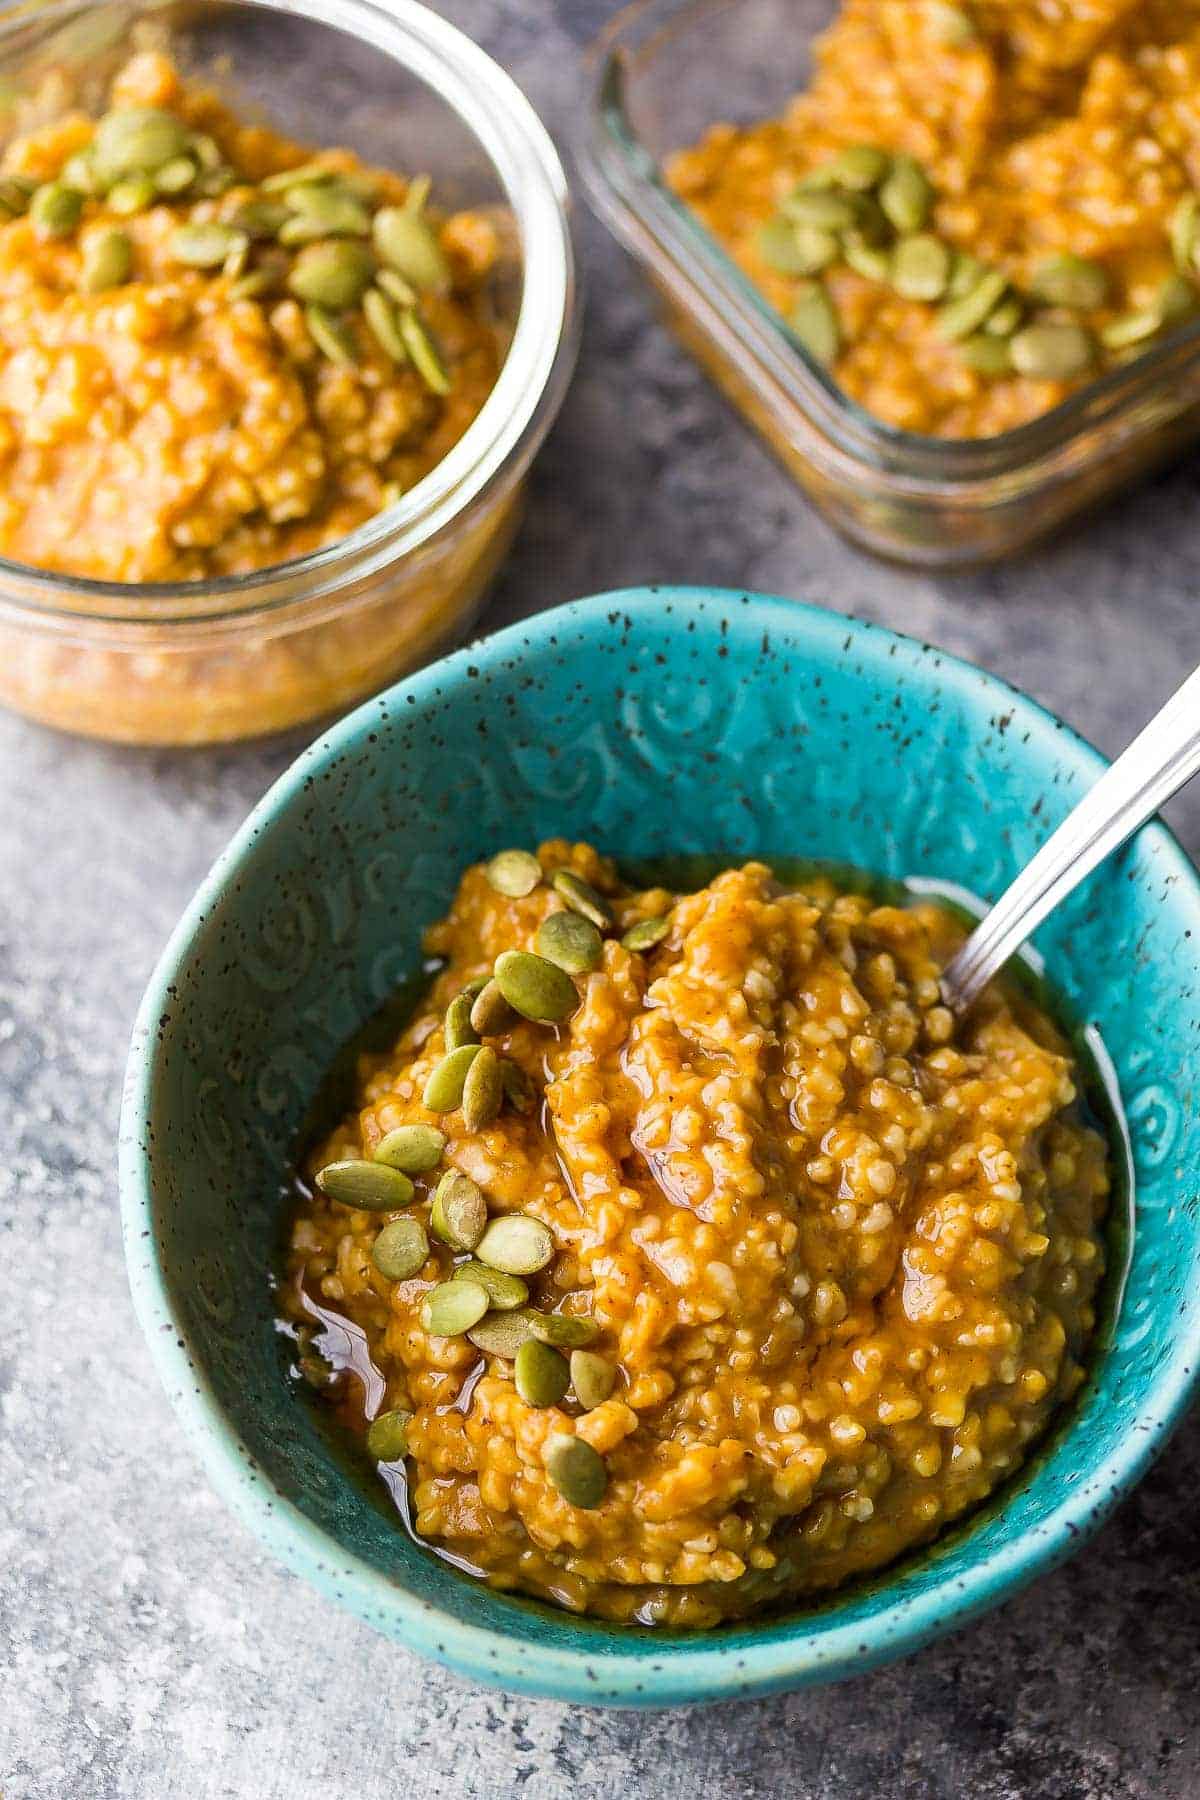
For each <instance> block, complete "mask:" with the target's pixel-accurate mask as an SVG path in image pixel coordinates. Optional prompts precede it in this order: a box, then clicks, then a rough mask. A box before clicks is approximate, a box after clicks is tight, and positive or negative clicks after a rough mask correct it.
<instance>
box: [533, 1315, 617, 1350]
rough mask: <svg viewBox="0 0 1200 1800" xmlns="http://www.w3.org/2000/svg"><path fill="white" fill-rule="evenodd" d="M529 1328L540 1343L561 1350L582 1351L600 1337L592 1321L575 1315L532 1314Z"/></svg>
mask: <svg viewBox="0 0 1200 1800" xmlns="http://www.w3.org/2000/svg"><path fill="white" fill-rule="evenodd" d="M529 1328H530V1330H531V1331H532V1332H533V1335H534V1337H535V1338H537V1339H538V1341H539V1343H542V1344H554V1345H555V1346H556V1348H558V1349H560V1350H580V1349H582V1348H583V1346H584V1345H585V1344H594V1343H595V1341H596V1339H597V1338H598V1337H599V1335H600V1331H599V1327H598V1326H596V1325H594V1324H593V1323H592V1321H591V1319H580V1318H577V1317H576V1316H575V1315H574V1314H573V1313H542V1312H534V1313H530V1315H529Z"/></svg>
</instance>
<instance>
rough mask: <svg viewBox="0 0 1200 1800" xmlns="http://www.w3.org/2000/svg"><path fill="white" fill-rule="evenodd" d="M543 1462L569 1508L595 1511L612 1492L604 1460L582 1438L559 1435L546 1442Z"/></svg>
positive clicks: (556, 1434)
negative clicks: (610, 1491)
mask: <svg viewBox="0 0 1200 1800" xmlns="http://www.w3.org/2000/svg"><path fill="white" fill-rule="evenodd" d="M542 1461H543V1462H544V1463H545V1466H546V1474H547V1476H548V1477H549V1479H550V1482H551V1485H552V1486H553V1487H555V1488H557V1490H558V1492H559V1493H560V1494H561V1495H562V1497H563V1499H564V1500H565V1501H566V1502H567V1505H568V1506H577V1507H579V1508H580V1509H581V1510H582V1511H584V1512H591V1511H593V1510H594V1509H595V1508H596V1507H597V1506H599V1504H600V1502H601V1501H602V1500H603V1498H604V1496H605V1494H606V1493H607V1492H608V1470H607V1469H606V1467H605V1466H604V1458H603V1457H602V1456H601V1455H600V1454H599V1452H598V1451H596V1450H593V1449H592V1446H591V1445H590V1444H588V1443H585V1442H584V1440H583V1439H582V1438H579V1437H568V1436H567V1435H566V1433H565V1432H555V1433H554V1434H553V1435H552V1436H551V1437H549V1438H548V1439H547V1440H546V1443H545V1446H544V1448H543V1450H542Z"/></svg>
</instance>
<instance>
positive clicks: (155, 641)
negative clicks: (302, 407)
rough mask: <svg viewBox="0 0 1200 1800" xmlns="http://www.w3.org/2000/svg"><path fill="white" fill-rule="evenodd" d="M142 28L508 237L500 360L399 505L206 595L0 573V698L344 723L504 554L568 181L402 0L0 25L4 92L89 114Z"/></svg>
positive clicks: (450, 43) (273, 119)
mask: <svg viewBox="0 0 1200 1800" xmlns="http://www.w3.org/2000/svg"><path fill="white" fill-rule="evenodd" d="M139 31H146V32H148V33H151V34H152V36H153V42H154V43H155V44H160V45H161V44H164V43H165V44H166V46H167V47H168V48H169V49H170V50H171V52H172V54H173V55H174V56H175V57H176V59H177V60H178V61H179V63H180V65H181V67H182V68H183V70H184V73H185V75H187V76H190V77H197V78H200V79H202V80H203V81H204V83H205V85H207V86H209V87H212V88H215V89H216V90H217V91H218V92H219V93H220V94H221V95H222V97H223V98H224V99H225V100H226V101H227V103H229V104H230V105H231V106H232V107H234V108H235V109H236V110H238V111H239V112H244V113H248V114H250V115H252V116H253V115H258V116H262V117H265V118H266V119H267V120H268V121H269V122H270V123H271V124H272V125H273V126H274V127H275V128H276V129H278V130H281V131H283V132H286V133H288V134H289V135H291V136H293V137H295V138H296V139H298V140H299V141H300V142H302V143H305V144H312V145H314V146H320V147H324V146H327V145H334V144H336V145H348V146H349V147H350V148H351V149H352V150H355V151H356V152H358V154H359V155H361V156H362V157H363V159H364V161H367V162H370V163H376V164H384V165H392V166H395V167H397V168H403V169H408V170H412V171H419V172H428V173H429V174H430V175H431V176H432V179H433V189H434V197H435V199H436V200H437V201H438V202H439V203H440V204H441V205H443V206H450V207H454V208H456V209H457V208H462V207H471V208H483V207H486V208H489V209H491V211H492V213H493V216H495V217H497V218H498V219H500V220H502V221H503V223H504V225H505V228H506V229H505V231H504V234H503V235H504V237H505V239H506V241H507V242H509V243H510V245H511V248H510V249H509V250H508V251H506V255H505V258H504V259H502V263H501V267H500V270H499V271H498V274H497V278H496V280H497V286H496V300H497V306H498V311H499V314H500V318H501V327H502V330H503V334H504V340H505V344H506V354H505V357H504V361H503V365H502V367H501V370H500V374H499V376H498V379H497V381H496V385H495V387H494V388H493V389H492V392H491V393H490V394H489V396H488V398H487V400H486V401H485V403H484V405H483V408H482V410H481V411H480V413H479V414H478V416H477V417H476V418H475V419H474V421H473V422H472V424H471V425H470V426H469V427H468V429H467V430H466V432H465V433H464V434H463V436H462V438H461V439H460V440H459V441H458V443H457V444H455V446H454V447H453V449H452V450H451V451H450V452H449V454H448V455H447V456H446V457H445V458H444V459H443V460H442V462H440V463H439V464H438V465H437V466H436V467H435V468H434V469H433V470H432V471H431V472H430V473H429V474H428V475H427V476H426V477H425V478H424V479H423V480H422V481H420V482H418V483H417V484H416V485H415V486H414V487H413V488H412V489H411V491H410V492H408V493H406V494H404V495H403V496H402V498H400V499H399V500H398V501H397V502H396V503H395V504H394V505H392V506H390V507H388V508H387V509H386V510H384V511H383V512H381V513H379V514H378V515H377V516H375V517H374V518H372V519H370V520H369V521H368V522H367V523H366V524H364V525H362V526H361V527H359V528H358V529H357V530H356V531H354V532H352V533H351V534H350V535H349V536H347V537H345V538H343V539H341V540H339V541H338V542H336V543H334V544H331V545H328V546H326V547H325V548H323V549H320V550H318V551H315V552H314V553H312V554H311V555H308V556H305V557H302V558H299V559H297V560H295V561H293V562H290V563H285V564H281V565H278V566H276V567H274V568H270V569H264V570H261V571H257V572H255V573H253V574H249V575H244V576H238V577H233V578H227V579H222V580H213V581H195V582H181V583H171V584H157V583H145V584H139V585H135V584H122V583H109V582H99V581H90V580H84V579H76V578H74V577H71V576H64V575H60V574H51V573H47V572H45V571H41V570H37V569H33V568H29V567H26V566H23V565H19V564H15V563H11V562H6V561H4V560H2V559H0V702H3V703H4V704H6V705H8V706H10V707H12V708H14V709H15V710H16V711H18V712H22V713H25V714H27V715H28V716H29V717H31V718H35V719H38V720H40V721H42V722H44V723H46V724H50V725H54V726H59V727H62V728H64V729H66V730H69V731H73V732H79V733H83V734H86V735H89V736H93V737H100V738H108V739H113V740H117V741H121V742H126V743H144V744H201V743H214V742H221V741H228V740H231V739H237V738H245V737H251V736H258V735H262V734H264V733H268V732H274V731H279V730H282V729H285V728H286V727H289V726H293V725H297V724H300V723H303V722H304V721H306V720H310V719H313V718H317V717H320V716H321V715H325V714H330V713H333V712H337V711H341V710H343V709H344V708H345V707H347V706H348V705H349V704H350V703H351V702H352V701H354V700H356V699H358V698H360V697H361V696H362V695H365V694H367V693H370V692H372V691H374V690H376V689H378V688H380V687H382V686H384V685H385V684H386V683H387V682H388V681H390V680H392V679H393V678H394V677H395V676H397V675H399V674H401V673H403V672H404V671H405V670H406V669H409V668H412V667H414V666H416V665H417V664H419V663H421V662H423V661H425V660H427V659H428V658H429V657H430V656H431V655H432V654H433V653H434V652H435V651H436V650H438V649H439V648H440V647H441V646H442V645H443V644H445V643H446V642H447V641H449V640H451V639H452V638H454V637H455V636H458V635H461V634H462V633H463V632H464V631H465V630H466V628H467V627H468V625H469V624H470V623H471V621H472V619H473V618H474V617H475V616H476V614H477V612H478V610H479V607H480V605H481V602H482V599H483V595H484V592H485V589H486V587H487V584H488V581H489V580H490V578H491V576H492V575H493V573H494V572H495V570H496V568H497V566H498V564H499V563H500V561H501V560H502V558H503V556H504V554H505V552H506V550H507V549H508V546H509V544H510V543H511V540H512V536H513V532H514V530H515V527H516V522H517V518H518V513H519V507H520V498H521V489H522V485H523V478H524V476H525V474H526V471H527V470H528V467H529V464H530V461H531V459H532V457H533V455H534V453H535V452H536V450H537V449H538V447H539V445H540V444H541V442H542V440H543V438H544V437H545V435H546V432H547V430H548V429H549V427H550V424H551V422H552V420H553V418H554V416H555V414H556V413H557V411H558V408H559V406H560V405H561V402H562V398H563V395H564V393H565V390H566V386H567V382H568V380H569V378H570V373H571V369H572V365H573V362H574V357H575V351H576V347H577V338H578V306H577V293H576V282H575V273H574V259H573V253H572V247H571V238H570V229H569V222H568V197H567V189H566V182H565V178H564V176H563V172H562V167H561V164H560V162H559V159H558V156H557V153H556V152H555V150H554V147H553V145H552V143H551V141H550V138H549V136H548V135H547V133H546V131H545V129H544V128H543V126H542V125H541V123H540V121H539V120H538V118H537V116H536V114H535V113H534V112H533V110H532V108H531V107H530V106H529V104H528V103H527V101H526V100H525V99H524V97H523V96H522V94H521V93H520V92H519V90H518V89H517V88H516V87H515V86H514V84H513V83H512V82H511V81H510V79H509V78H508V76H506V75H505V74H504V73H503V72H502V71H501V70H500V69H499V68H498V67H497V66H496V65H495V63H493V62H492V61H491V59H490V58H489V57H488V56H486V55H485V54H484V52H483V51H482V50H480V49H478V48H477V46H475V45H474V44H472V43H471V42H470V40H469V39H467V38H466V37H464V36H463V35H462V34H461V33H460V32H459V31H457V30H456V29H455V28H454V27H453V26H451V25H449V24H447V23H446V22H445V21H444V20H442V19H439V18H438V17H437V16H436V15H435V14H433V13H431V12H429V11H428V10H427V9H426V8H425V7H423V6H420V5H417V4H415V3H414V0H390V3H389V5H388V6H387V8H386V9H383V8H381V7H378V6H375V5H372V4H370V3H369V0H252V3H249V0H248V3H242V0H205V4H203V5H196V4H192V3H190V0H168V3H167V4H165V5H156V4H154V3H153V0H142V3H141V4H138V3H136V0H135V3H133V4H123V3H121V4H111V5H102V6H88V5H82V4H80V3H79V0H69V3H67V4H61V5H51V6H47V7H44V8H39V9H36V10H35V11H33V12H32V13H26V14H25V15H24V16H22V15H21V14H20V13H18V14H16V15H12V16H10V17H9V18H8V19H7V20H5V21H4V22H2V23H0V80H2V81H3V83H4V86H5V89H6V90H9V89H27V88H31V87H36V85H37V84H38V83H39V81H40V80H43V79H44V78H45V76H46V74H47V73H48V72H53V71H55V70H61V69H67V70H83V71H86V80H87V83H88V84H89V85H94V87H95V90H96V95H97V102H98V104H99V103H100V102H102V99H103V93H104V90H105V89H106V87H107V84H108V81H109V80H110V78H111V76H112V74H113V73H114V72H115V70H116V69H117V68H118V67H119V66H120V64H121V62H122V61H123V60H124V59H125V58H126V57H127V56H128V54H129V51H130V46H131V39H133V40H135V41H136V38H137V34H138V32H139Z"/></svg>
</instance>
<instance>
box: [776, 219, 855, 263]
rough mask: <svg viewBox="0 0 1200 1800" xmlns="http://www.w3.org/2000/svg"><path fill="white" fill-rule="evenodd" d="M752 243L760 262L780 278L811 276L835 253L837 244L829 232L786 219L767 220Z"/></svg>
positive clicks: (832, 257)
mask: <svg viewBox="0 0 1200 1800" xmlns="http://www.w3.org/2000/svg"><path fill="white" fill-rule="evenodd" d="M756 241H757V244H758V253H759V255H760V256H761V257H762V259H763V261H764V262H765V263H766V264H767V265H768V267H769V268H772V269H774V270H775V271H776V272H777V273H778V274H780V275H815V274H816V273H817V272H818V270H820V269H824V268H826V267H828V265H829V264H830V263H831V262H833V261H834V260H835V258H836V256H837V253H838V241H837V238H836V237H835V236H834V235H833V233H832V232H831V231H821V230H820V229H819V228H818V227H817V226H815V225H794V224H793V223H792V221H791V220H790V219H783V218H775V219H768V221H767V223H766V224H765V225H764V226H762V228H761V229H760V231H759V233H758V237H757V240H756Z"/></svg>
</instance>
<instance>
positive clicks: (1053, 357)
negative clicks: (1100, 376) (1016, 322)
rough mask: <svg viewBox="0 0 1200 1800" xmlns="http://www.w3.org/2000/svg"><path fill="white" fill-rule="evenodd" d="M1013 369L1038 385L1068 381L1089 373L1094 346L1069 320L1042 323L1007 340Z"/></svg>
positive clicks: (1083, 331)
mask: <svg viewBox="0 0 1200 1800" xmlns="http://www.w3.org/2000/svg"><path fill="white" fill-rule="evenodd" d="M1008 347H1009V350H1010V352H1011V354H1012V360H1013V368H1014V369H1016V371H1017V373H1018V374H1019V375H1029V376H1032V377H1034V379H1036V380H1040V381H1070V380H1071V379H1072V377H1073V376H1076V375H1082V374H1083V373H1084V372H1085V371H1086V370H1087V369H1090V368H1091V366H1092V363H1093V362H1094V360H1095V355H1096V345H1095V340H1094V339H1093V337H1092V335H1091V333H1090V332H1089V331H1085V330H1084V328H1083V326H1082V325H1076V324H1074V323H1073V322H1072V321H1069V320H1057V319H1041V320H1038V321H1037V322H1036V323H1035V324H1033V325H1027V326H1026V327H1025V329H1024V331H1018V332H1017V334H1016V336H1015V337H1013V338H1010V339H1009V346H1008Z"/></svg>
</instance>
